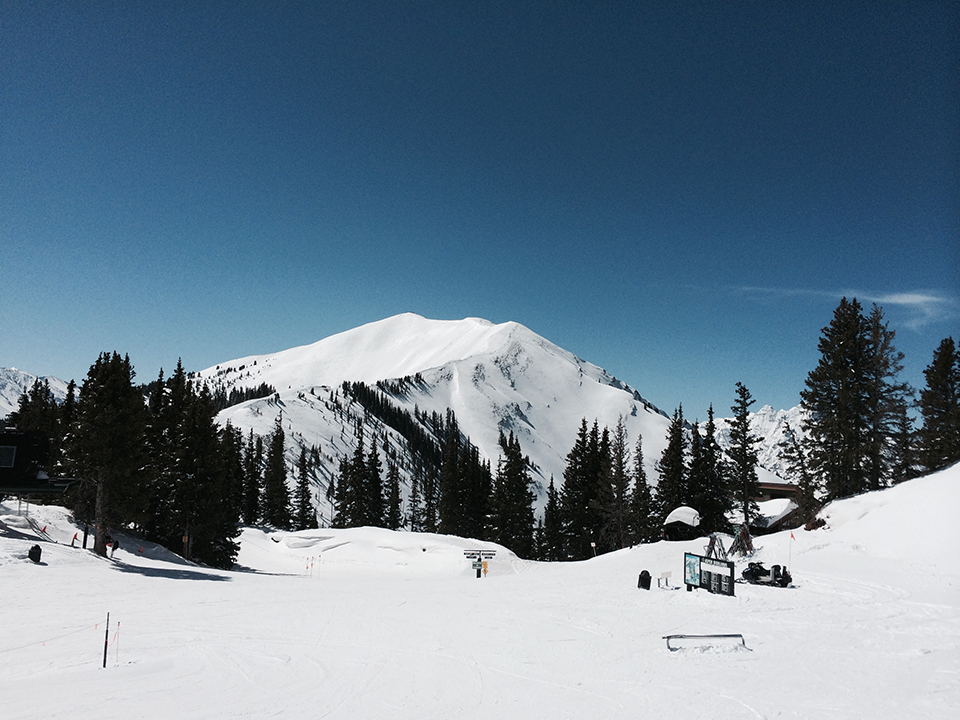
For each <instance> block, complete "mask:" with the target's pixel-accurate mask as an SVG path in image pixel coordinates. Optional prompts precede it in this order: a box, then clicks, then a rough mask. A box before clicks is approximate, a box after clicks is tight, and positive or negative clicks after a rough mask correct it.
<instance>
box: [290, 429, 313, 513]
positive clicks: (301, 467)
mask: <svg viewBox="0 0 960 720" xmlns="http://www.w3.org/2000/svg"><path fill="white" fill-rule="evenodd" d="M293 509H294V523H293V526H294V530H310V529H312V528H315V527H317V513H316V511H315V510H314V509H313V488H312V486H311V484H310V470H309V468H308V463H307V449H306V448H305V447H304V446H302V445H301V446H300V457H299V458H297V488H296V496H295V499H294V504H293Z"/></svg>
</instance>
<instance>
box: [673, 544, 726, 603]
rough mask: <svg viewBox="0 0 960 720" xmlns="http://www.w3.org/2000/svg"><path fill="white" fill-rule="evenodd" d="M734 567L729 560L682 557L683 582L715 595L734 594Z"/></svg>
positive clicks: (689, 555)
mask: <svg viewBox="0 0 960 720" xmlns="http://www.w3.org/2000/svg"><path fill="white" fill-rule="evenodd" d="M733 572H734V565H733V563H732V562H730V561H729V560H717V559H716V558H708V557H703V556H701V555H694V554H693V553H684V555H683V582H684V583H685V584H686V585H687V587H688V588H690V587H700V588H703V589H704V590H706V591H707V592H711V593H715V594H717V595H731V596H732V595H733V594H734V577H733Z"/></svg>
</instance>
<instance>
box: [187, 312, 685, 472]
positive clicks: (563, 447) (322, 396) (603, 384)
mask: <svg viewBox="0 0 960 720" xmlns="http://www.w3.org/2000/svg"><path fill="white" fill-rule="evenodd" d="M198 378H199V379H200V380H203V381H206V382H208V383H210V384H211V385H212V386H213V387H215V388H217V389H218V390H223V391H226V392H228V393H229V391H230V390H232V389H240V388H245V387H253V386H257V385H260V384H261V383H267V384H269V385H271V386H273V387H274V388H276V390H277V395H276V396H272V397H269V398H263V399H260V400H250V401H247V402H245V403H242V404H241V405H238V406H234V407H231V408H227V409H226V410H224V411H223V413H221V418H220V419H221V421H222V422H226V421H230V422H231V423H233V425H234V426H235V427H239V428H241V429H243V430H244V431H247V430H253V431H254V432H256V433H258V434H266V433H268V432H270V431H272V429H273V427H274V425H275V422H276V421H277V418H278V417H279V416H280V415H281V413H282V417H283V423H284V430H285V431H286V432H287V433H288V437H290V436H292V437H293V444H294V445H298V444H299V445H305V446H310V445H318V446H319V447H320V448H321V450H322V454H323V456H324V457H325V458H329V460H330V461H331V465H332V463H333V461H334V459H335V458H336V457H338V456H340V455H343V454H346V453H347V452H349V451H350V447H351V445H350V443H351V442H353V440H354V438H353V437H352V436H353V432H354V429H353V428H352V427H350V425H351V423H350V421H348V420H347V419H346V417H345V416H342V413H341V414H339V415H338V413H337V411H336V410H335V407H336V406H335V404H334V403H333V402H332V401H331V395H332V394H334V393H337V392H339V388H341V386H342V385H343V383H353V382H362V383H365V384H367V385H376V384H377V383H379V388H380V391H381V392H382V393H384V395H385V396H388V399H389V401H390V402H391V403H392V404H393V405H395V406H396V407H398V408H400V409H403V410H406V411H408V412H410V413H414V410H416V411H417V413H438V414H439V415H441V416H443V415H444V414H445V413H446V412H447V410H448V409H449V410H452V411H453V412H454V413H455V414H456V418H457V422H458V424H459V427H460V430H461V431H462V432H463V434H464V435H466V436H467V437H469V438H470V440H471V442H472V443H473V444H474V445H476V446H477V447H478V448H479V450H480V452H481V453H482V454H483V455H484V456H485V457H486V458H487V459H489V460H490V461H491V463H493V464H496V461H497V458H498V457H499V454H500V449H499V446H498V442H497V441H498V437H499V434H500V432H501V431H502V432H504V433H509V432H513V433H514V435H515V436H516V437H517V438H518V439H519V442H520V445H521V447H522V449H523V452H524V453H525V454H526V455H528V456H529V458H530V461H531V467H532V468H533V470H534V473H535V475H536V476H537V477H536V479H537V480H539V481H540V482H542V483H543V484H546V483H547V482H548V481H549V479H550V477H551V476H553V477H554V478H555V479H556V481H557V483H558V484H559V483H560V482H562V474H563V469H564V466H565V457H566V455H567V453H568V452H569V450H570V448H571V447H572V445H573V442H574V439H575V436H576V433H577V429H578V428H579V426H580V422H581V420H582V419H586V420H587V422H588V423H591V424H592V423H593V421H594V420H596V421H597V422H598V423H599V425H600V427H601V428H602V427H604V426H609V427H610V428H613V427H614V426H615V425H616V423H617V419H618V417H620V416H623V418H624V424H625V426H626V429H627V433H628V436H629V440H630V442H631V443H635V442H636V439H637V437H638V435H642V436H643V443H644V455H645V458H646V459H647V463H648V465H650V469H651V471H652V463H653V461H654V460H655V459H656V458H658V457H659V456H660V453H661V451H662V449H663V447H664V445H665V442H666V441H665V435H666V427H667V424H668V419H667V417H666V415H665V414H663V413H662V412H661V411H660V410H659V409H658V408H656V407H654V406H653V405H652V404H651V403H650V402H648V401H647V400H645V399H644V398H643V397H642V396H641V395H640V393H639V392H637V391H636V390H635V389H633V388H632V387H630V386H629V385H627V384H625V383H623V382H621V381H619V380H617V379H616V378H615V377H613V376H611V375H610V374H608V373H607V372H606V371H604V370H603V369H602V368H600V367H597V366H596V365H593V364H592V363H588V362H586V361H584V360H582V359H580V358H578V357H577V356H575V355H574V354H572V353H570V352H568V351H566V350H564V349H562V348H560V347H558V346H557V345H555V344H554V343H552V342H550V341H548V340H546V339H545V338H543V337H541V336H539V335H537V334H536V333H534V332H533V331H531V330H529V329H528V328H526V327H524V326H523V325H520V324H518V323H515V322H506V323H501V324H493V323H491V322H489V321H487V320H482V319H479V318H466V319H464V320H455V321H448V320H429V319H426V318H423V317H421V316H419V315H415V314H412V313H405V314H402V315H397V316H394V317H391V318H387V319H385V320H380V321H378V322H373V323H369V324H367V325H363V326H361V327H358V328H355V329H353V330H348V331H346V332H343V333H340V334H338V335H333V336H331V337H328V338H325V339H323V340H320V341H319V342H316V343H313V344H311V345H304V346H302V347H297V348H292V349H290V350H285V351H282V352H277V353H273V354H268V355H256V356H249V357H245V358H238V359H236V360H232V361H230V362H226V363H221V364H219V365H217V366H215V367H212V368H208V369H206V370H204V371H202V372H200V373H199V374H198ZM404 378H406V379H407V380H406V382H402V383H399V381H401V380H403V379H404ZM347 415H351V413H347ZM353 415H361V416H366V413H365V412H364V411H361V409H355V410H354V411H353ZM377 430H378V431H380V432H383V433H386V434H387V435H390V434H391V428H390V427H378V428H377ZM288 453H289V454H290V455H291V456H292V455H293V454H294V453H299V448H298V447H290V448H288ZM331 470H332V467H331Z"/></svg>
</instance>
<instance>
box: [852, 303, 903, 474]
mask: <svg viewBox="0 0 960 720" xmlns="http://www.w3.org/2000/svg"><path fill="white" fill-rule="evenodd" d="M865 333H866V340H867V358H866V363H865V369H864V373H865V378H864V385H865V395H866V400H867V413H868V414H867V423H866V426H867V448H866V471H867V488H868V489H870V490H879V489H880V488H881V487H885V486H886V485H888V484H890V483H891V482H892V481H893V480H894V466H895V464H896V462H897V461H896V458H895V454H896V453H895V444H896V438H897V436H898V435H899V433H900V432H901V431H902V419H903V417H904V416H905V415H906V409H907V407H908V405H909V404H910V399H911V398H912V396H913V390H912V389H911V388H910V386H909V385H908V384H907V383H903V382H899V381H898V380H897V375H898V374H899V373H900V372H902V371H903V362H902V361H903V353H902V352H899V351H898V350H897V349H896V348H895V347H894V346H893V339H894V337H895V335H896V333H894V331H893V330H890V329H889V327H888V326H887V323H886V322H884V320H883V311H882V310H881V309H880V307H879V306H877V305H876V304H874V306H873V309H872V311H871V313H870V315H869V317H867V318H866V321H865Z"/></svg>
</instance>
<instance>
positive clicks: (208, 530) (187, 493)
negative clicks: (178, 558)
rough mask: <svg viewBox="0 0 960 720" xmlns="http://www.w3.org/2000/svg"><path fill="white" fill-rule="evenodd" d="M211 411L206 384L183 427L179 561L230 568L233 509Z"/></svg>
mask: <svg viewBox="0 0 960 720" xmlns="http://www.w3.org/2000/svg"><path fill="white" fill-rule="evenodd" d="M216 414H217V409H216V405H215V404H214V401H213V396H212V394H211V393H210V391H209V389H208V388H207V386H206V385H204V386H203V387H202V388H201V389H200V392H199V394H197V395H195V396H194V397H193V399H192V402H191V403H190V405H189V409H188V414H187V417H186V419H185V422H184V432H183V438H184V444H183V447H182V454H181V462H180V471H179V472H180V484H179V487H178V492H177V500H176V508H175V510H176V513H177V517H178V519H179V521H180V526H181V527H183V529H184V537H185V538H186V539H187V540H186V548H185V553H184V557H186V558H187V559H188V560H189V559H195V560H199V561H200V562H203V563H206V564H208V565H212V566H214V567H222V568H229V567H231V566H232V565H233V561H234V559H235V558H236V555H237V552H238V550H239V546H238V544H237V542H236V537H237V536H238V535H239V529H238V527H237V523H238V521H239V507H238V506H237V505H236V504H235V503H234V502H233V498H232V495H231V480H230V477H229V475H228V472H227V467H226V465H225V462H224V460H225V454H224V452H223V444H222V441H221V433H220V430H219V428H218V427H217V424H216Z"/></svg>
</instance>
